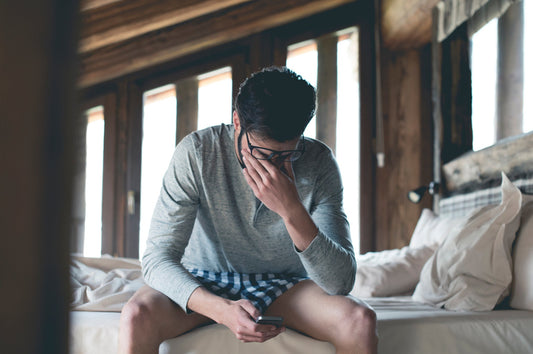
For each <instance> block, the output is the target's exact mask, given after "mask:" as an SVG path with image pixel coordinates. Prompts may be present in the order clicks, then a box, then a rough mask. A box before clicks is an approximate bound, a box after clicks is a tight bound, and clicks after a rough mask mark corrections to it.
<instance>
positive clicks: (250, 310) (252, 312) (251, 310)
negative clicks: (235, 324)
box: [239, 300, 261, 323]
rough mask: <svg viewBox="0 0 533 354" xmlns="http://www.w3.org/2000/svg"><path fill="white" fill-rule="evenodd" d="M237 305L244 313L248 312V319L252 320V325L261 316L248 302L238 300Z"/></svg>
mask: <svg viewBox="0 0 533 354" xmlns="http://www.w3.org/2000/svg"><path fill="white" fill-rule="evenodd" d="M239 305H241V307H242V308H243V309H244V311H246V312H248V314H249V315H250V317H251V318H252V319H253V320H254V323H255V320H256V318H257V317H259V316H260V315H261V312H259V310H258V309H257V308H256V307H255V306H254V305H253V304H252V303H251V302H250V301H248V300H240V301H239Z"/></svg>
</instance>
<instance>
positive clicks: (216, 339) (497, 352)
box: [71, 297, 533, 354]
mask: <svg viewBox="0 0 533 354" xmlns="http://www.w3.org/2000/svg"><path fill="white" fill-rule="evenodd" d="M366 301H367V302H368V303H369V304H370V305H371V306H372V307H373V308H374V309H375V310H376V313H377V317H378V333H379V350H378V352H379V353H380V354H392V353H395V354H410V353H412V354H417V353H420V354H422V353H423V354H427V353H432V354H440V353H442V354H445V353H446V354H476V353H480V354H481V353H482V354H502V353H509V354H511V353H512V354H530V353H533V312H532V311H518V310H498V311H490V312H452V311H447V310H443V309H437V308H434V307H432V306H429V305H424V304H420V303H414V302H412V301H411V299H410V297H395V298H371V299H366ZM119 318H120V313H117V312H87V311H72V313H71V353H74V354H86V353H102V354H105V353H116V350H117V338H118V324H119ZM160 353H165V354H167V353H168V354H170V353H173V354H174V353H187V354H209V353H217V354H225V353H227V354H236V353H241V354H246V353H250V354H263V353H265V354H266V353H269V354H270V353H305V354H319V353H321V354H329V353H334V348H333V346H332V345H331V344H329V343H325V342H320V341H317V340H314V339H312V338H309V337H307V336H304V335H302V334H300V333H298V332H295V331H291V330H287V331H286V332H285V333H282V334H281V335H279V336H278V337H276V338H274V339H272V340H270V341H268V342H266V343H263V344H257V343H241V342H240V341H238V340H237V339H235V337H234V335H233V334H232V333H231V332H230V331H229V330H228V329H227V328H225V327H224V326H222V325H210V326H207V327H203V328H200V329H197V330H195V331H192V332H190V333H187V334H185V335H183V336H180V337H178V338H174V339H172V340H168V341H166V342H164V343H163V344H162V345H161V347H160Z"/></svg>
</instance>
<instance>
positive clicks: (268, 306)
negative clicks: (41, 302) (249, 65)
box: [119, 68, 377, 353]
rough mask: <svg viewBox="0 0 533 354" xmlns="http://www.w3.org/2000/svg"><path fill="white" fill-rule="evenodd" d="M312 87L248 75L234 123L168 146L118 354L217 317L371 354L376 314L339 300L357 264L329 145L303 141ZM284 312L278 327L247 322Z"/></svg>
mask: <svg viewBox="0 0 533 354" xmlns="http://www.w3.org/2000/svg"><path fill="white" fill-rule="evenodd" d="M315 96H316V94H315V89H314V88H313V87H312V86H311V85H310V84H309V83H307V81H305V80H303V79H302V78H301V77H300V76H298V75H296V74H295V73H294V72H292V71H290V70H288V69H286V68H268V69H265V70H263V71H261V72H258V73H256V74H254V75H252V76H251V77H250V78H249V79H247V80H246V81H245V82H244V83H243V84H242V85H241V88H240V90H239V94H238V96H237V99H236V104H235V111H234V114H233V125H224V124H222V125H220V126H218V127H213V128H209V129H205V130H202V131H198V132H195V133H193V134H190V135H189V136H187V137H186V138H184V139H183V140H182V142H180V143H179V144H178V146H177V148H176V151H175V153H174V156H173V158H172V161H171V163H170V166H169V169H168V171H167V173H166V175H165V177H164V181H163V187H162V189H161V195H160V198H159V201H158V203H157V206H156V208H155V211H154V215H153V219H152V224H151V227H150V235H149V239H148V244H147V250H146V252H145V254H144V256H143V262H142V263H143V272H144V276H145V280H146V283H147V284H148V286H145V287H143V288H142V289H140V290H139V291H138V292H137V293H136V294H135V295H134V296H133V297H132V299H131V300H130V301H129V302H128V304H127V305H126V306H125V307H124V309H123V311H122V315H121V324H120V338H119V347H120V351H121V352H123V353H157V351H158V347H159V344H160V343H161V342H162V341H164V340H166V339H169V338H173V337H176V336H179V335H180V334H183V333H185V332H187V331H189V330H191V329H193V328H196V327H198V326H201V325H204V324H208V323H212V322H217V323H221V324H224V325H225V326H227V327H228V328H229V329H230V330H231V331H232V332H233V333H234V334H235V336H236V337H237V338H238V339H240V340H242V341H245V342H264V341H266V340H268V339H271V338H273V337H275V336H277V335H278V334H280V333H281V332H283V331H284V329H285V326H287V327H289V328H293V329H295V330H298V331H300V332H303V333H306V334H308V335H309V336H311V337H314V338H317V339H320V340H325V341H329V342H331V343H332V344H333V345H334V346H335V348H336V350H337V353H375V352H376V346H377V337H376V320H375V314H374V312H373V311H372V310H371V309H369V308H368V307H367V306H365V305H364V304H363V303H361V302H360V301H358V300H356V299H354V298H351V297H348V296H345V295H346V294H348V292H349V291H350V290H351V288H352V287H353V284H354V281H355V271H356V263H355V257H354V254H353V248H352V244H351V241H350V234H349V227H348V223H347V220H346V216H345V215H344V213H343V211H342V185H341V179H340V175H339V171H338V167H337V165H336V162H335V159H334V157H333V155H332V153H331V150H330V149H329V148H327V147H326V146H325V145H324V144H322V143H320V142H318V141H316V140H312V139H306V138H304V137H303V136H302V134H303V131H304V129H305V127H306V126H307V124H308V123H309V121H310V119H311V118H312V116H313V114H314V110H315ZM261 314H266V315H277V316H283V318H284V326H279V327H276V326H273V325H263V324H257V323H256V321H255V320H256V319H257V317H258V316H259V315H261Z"/></svg>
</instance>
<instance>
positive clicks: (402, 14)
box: [381, 0, 439, 50]
mask: <svg viewBox="0 0 533 354" xmlns="http://www.w3.org/2000/svg"><path fill="white" fill-rule="evenodd" d="M438 2H439V0H383V1H382V6H381V34H382V38H383V45H384V46H385V47H386V48H388V49H391V50H398V49H407V48H419V47H422V46H423V45H425V44H427V43H430V42H431V23H432V13H431V11H432V9H433V7H434V6H435V5H436V4H437V3H438Z"/></svg>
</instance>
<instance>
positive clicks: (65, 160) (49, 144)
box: [0, 0, 79, 354]
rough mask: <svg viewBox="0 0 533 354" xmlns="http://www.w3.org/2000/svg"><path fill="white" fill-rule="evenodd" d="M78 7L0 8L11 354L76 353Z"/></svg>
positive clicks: (0, 125) (0, 270)
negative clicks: (71, 335)
mask: <svg viewBox="0 0 533 354" xmlns="http://www.w3.org/2000/svg"><path fill="white" fill-rule="evenodd" d="M77 5H78V2H77V1H57V0H41V1H32V2H29V1H0V48H1V50H0V67H1V68H2V79H1V80H0V107H2V119H1V120H0V151H1V152H0V165H1V166H2V183H1V184H0V200H2V210H1V212H0V225H2V234H3V235H4V236H5V237H3V238H2V246H1V247H2V257H1V260H0V262H1V263H0V284H1V287H2V291H1V292H0V303H2V304H3V306H2V310H1V311H0V313H1V315H0V318H1V320H0V322H1V326H0V328H1V330H0V343H1V348H2V349H1V351H2V352H3V353H20V354H26V353H27V354H30V353H31V354H40V353H43V354H44V353H56V354H62V353H67V352H68V330H69V326H68V322H69V320H68V319H69V317H68V303H69V299H70V290H69V272H68V267H69V234H70V231H71V217H72V215H71V212H72V209H71V205H72V204H71V201H72V189H73V169H74V153H73V151H74V148H73V146H74V143H73V136H74V134H75V131H76V129H75V128H74V125H75V124H77V122H76V121H77V119H76V118H77V115H78V114H79V112H77V105H76V97H77V96H76V90H75V85H74V84H75V72H76V71H75V68H76V62H75V61H76V47H77V45H76V37H77V36H76V28H77V19H78V17H77V15H78V6H77ZM21 19H24V20H21Z"/></svg>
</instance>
